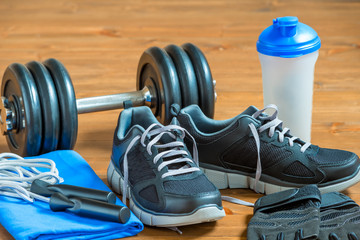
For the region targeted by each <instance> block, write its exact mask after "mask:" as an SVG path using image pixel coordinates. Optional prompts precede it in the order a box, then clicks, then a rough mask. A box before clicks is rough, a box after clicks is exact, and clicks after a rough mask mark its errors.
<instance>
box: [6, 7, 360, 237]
mask: <svg viewBox="0 0 360 240" xmlns="http://www.w3.org/2000/svg"><path fill="white" fill-rule="evenodd" d="M289 14H291V15H295V16H298V17H299V19H300V21H301V22H304V23H305V24H308V25H310V26H311V27H313V28H314V29H315V30H316V31H317V32H318V34H319V36H320V38H321V40H322V47H321V49H320V55H319V58H318V61H317V63H316V71H315V83H314V101H313V124H312V142H313V143H314V144H316V145H320V146H324V147H330V148H340V149H346V150H350V151H353V152H355V153H357V154H358V155H359V154H360V50H359V49H360V47H359V46H360V31H359V30H360V29H359V20H360V19H359V16H360V2H359V1H354V0H349V1H342V0H318V1H311V0H303V1H297V0H288V1H281V0H259V1H251V0H226V1H218V0H208V1H205V0H183V1H178V0H175V1H167V0H157V1H143V0H131V1H130V0H124V1H117V0H106V1H97V0H83V1H81V0H61V1H51V0H47V1H41V0H33V1H21V0H3V1H2V2H1V4H0V70H1V71H4V70H5V69H6V67H7V66H8V65H9V64H10V63H12V62H20V63H26V62H28V61H31V60H38V61H43V60H45V59H47V58H50V57H54V58H57V59H59V60H61V61H62V62H63V63H64V64H65V66H66V67H67V69H68V70H69V72H70V74H71V76H72V79H73V83H74V86H75V89H76V95H77V97H78V98H82V97H89V96H97V95H104V94H113V93H119V92H127V91H133V90H135V86H136V84H135V79H136V70H137V65H138V60H139V58H140V56H141V54H142V52H143V51H144V50H145V49H146V48H148V47H151V46H159V47H165V46H166V45H168V44H170V43H174V44H179V45H180V44H182V43H185V42H193V43H195V44H196V45H198V46H199V47H200V48H201V49H202V50H203V52H204V53H205V55H206V57H207V59H208V61H209V64H210V66H211V69H212V74H213V77H214V79H216V80H217V93H218V101H217V103H216V110H215V111H216V114H215V119H227V118H230V117H233V116H236V115H237V114H239V113H240V112H241V111H243V110H244V109H246V108H247V107H248V106H249V105H255V106H257V107H258V108H262V107H263V97H262V80H261V67H260V62H259V59H258V54H257V51H256V40H257V38H258V36H259V34H260V33H261V31H262V30H263V29H265V28H266V27H267V26H269V24H271V22H272V19H273V18H275V17H279V16H286V15H289ZM119 112H120V111H119V110H114V111H108V112H103V113H92V114H85V115H80V116H79V135H78V141H77V145H76V147H75V150H76V151H77V152H79V153H80V154H81V155H82V156H83V157H84V158H85V159H86V160H87V161H88V162H89V164H90V165H91V166H92V168H93V169H94V170H95V171H96V173H97V174H98V175H99V176H100V178H101V179H103V180H104V181H105V182H106V169H107V165H108V163H109V159H110V154H111V147H112V137H113V131H114V128H115V125H116V121H117V117H118V114H119ZM5 151H8V148H7V145H6V141H5V138H3V137H2V138H0V152H5ZM221 192H222V193H223V194H226V195H230V196H233V197H238V198H241V199H243V200H247V201H250V202H254V201H255V200H256V199H257V198H259V197H260V196H261V195H258V194H256V193H254V192H253V191H250V190H245V189H231V190H222V191H221ZM345 193H346V194H348V195H349V196H350V197H352V198H353V199H354V200H355V201H356V202H357V203H360V184H357V185H355V186H353V187H351V188H349V189H347V190H346V191H345ZM224 207H225V208H226V212H227V216H226V217H225V218H224V219H222V220H220V221H217V222H216V223H204V224H198V225H194V226H187V227H181V228H180V229H181V230H182V231H183V235H181V236H180V235H178V234H177V233H175V232H173V231H170V230H168V229H161V228H153V227H146V228H145V230H144V231H143V232H141V233H140V234H139V235H138V236H136V237H133V238H130V239H156V238H157V239H179V238H182V239H201V240H202V239H221V240H225V239H239V238H240V239H246V226H247V223H248V222H249V220H250V218H251V215H252V209H251V208H248V207H244V206H238V205H235V204H231V203H226V202H224ZM0 239H11V236H10V235H9V233H7V231H6V230H5V229H4V228H3V227H2V226H0Z"/></svg>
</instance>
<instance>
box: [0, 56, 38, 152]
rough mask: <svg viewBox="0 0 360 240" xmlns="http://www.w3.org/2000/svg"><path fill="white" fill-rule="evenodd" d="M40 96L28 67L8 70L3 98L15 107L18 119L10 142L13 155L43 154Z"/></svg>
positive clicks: (4, 81)
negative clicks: (41, 150) (40, 152)
mask: <svg viewBox="0 0 360 240" xmlns="http://www.w3.org/2000/svg"><path fill="white" fill-rule="evenodd" d="M37 92H38V91H37V88H36V85H35V82H34V79H33V77H32V75H31V73H30V72H29V70H28V69H27V68H26V67H25V66H24V65H22V64H19V63H13V64H11V65H10V66H9V67H8V68H7V69H6V70H5V73H4V76H3V80H2V84H1V96H4V97H6V98H7V99H8V100H9V101H10V102H13V103H14V105H13V106H14V107H13V111H14V113H15V115H16V126H13V127H14V129H13V130H12V131H10V132H9V133H8V135H7V136H6V140H7V142H8V146H9V148H10V150H11V152H13V153H16V154H18V155H21V156H35V155H37V154H38V153H39V151H40V147H41V138H42V117H41V107H40V100H39V97H38V93H37ZM2 121H4V119H2Z"/></svg>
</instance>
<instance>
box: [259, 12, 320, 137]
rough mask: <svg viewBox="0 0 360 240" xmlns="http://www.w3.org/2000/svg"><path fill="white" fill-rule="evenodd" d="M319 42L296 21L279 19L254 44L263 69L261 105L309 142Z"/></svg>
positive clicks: (294, 19) (292, 131)
mask: <svg viewBox="0 0 360 240" xmlns="http://www.w3.org/2000/svg"><path fill="white" fill-rule="evenodd" d="M320 45H321V43H320V38H319V37H318V35H317V33H316V32H315V31H314V29H312V28H311V27H309V26H307V25H305V24H303V23H301V22H299V21H298V18H297V17H279V18H276V19H274V20H273V25H271V26H270V27H268V28H266V29H265V30H264V31H263V32H262V33H261V34H260V36H259V39H258V41H257V43H256V47H257V51H258V52H259V58H260V63H261V69H262V80H263V94H264V104H265V106H266V105H268V104H271V103H273V104H276V105H277V106H278V109H279V119H281V120H283V121H284V126H285V127H288V128H290V130H291V134H292V135H293V136H297V137H300V138H301V139H303V140H304V141H310V138H311V113H312V96H313V83H314V68H315V62H316V60H317V58H318V56H319V51H318V50H319V48H320Z"/></svg>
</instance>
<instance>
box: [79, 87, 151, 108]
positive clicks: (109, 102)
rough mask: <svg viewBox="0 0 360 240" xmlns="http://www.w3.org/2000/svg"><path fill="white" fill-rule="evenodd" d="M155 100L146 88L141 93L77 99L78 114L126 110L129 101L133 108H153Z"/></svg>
mask: <svg viewBox="0 0 360 240" xmlns="http://www.w3.org/2000/svg"><path fill="white" fill-rule="evenodd" d="M153 98H154V96H152V94H151V91H150V89H149V88H147V87H144V88H143V89H142V90H140V91H134V92H128V93H120V94H112V95H105V96H98V97H89V98H80V99H76V107H77V112H78V114H81V113H90V112H99V111H106V110H114V109H120V108H124V102H125V101H129V100H130V101H131V102H132V105H133V106H144V105H145V106H149V107H151V106H152V103H154V102H155V101H154V100H155V99H153Z"/></svg>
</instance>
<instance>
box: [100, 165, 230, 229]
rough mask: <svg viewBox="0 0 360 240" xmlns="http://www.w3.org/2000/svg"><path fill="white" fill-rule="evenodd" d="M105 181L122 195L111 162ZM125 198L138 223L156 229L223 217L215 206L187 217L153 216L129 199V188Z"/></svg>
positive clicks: (116, 173) (118, 180)
mask: <svg viewBox="0 0 360 240" xmlns="http://www.w3.org/2000/svg"><path fill="white" fill-rule="evenodd" d="M107 180H108V183H109V185H110V187H111V189H112V190H113V191H115V192H117V193H119V194H121V193H122V186H123V185H122V184H123V179H122V177H121V176H120V174H119V173H118V172H117V171H116V170H115V168H114V165H113V163H112V161H110V164H109V167H108V170H107ZM127 197H128V198H129V200H130V209H131V211H133V213H134V214H135V216H137V217H138V218H139V219H140V221H141V222H142V223H144V224H146V225H150V226H157V227H179V226H184V225H191V224H197V223H202V222H213V221H216V220H219V219H221V218H223V217H224V216H225V211H224V210H223V209H218V208H217V207H216V206H209V207H203V208H199V209H198V210H196V211H194V212H192V213H190V214H189V215H155V214H152V213H150V212H147V211H145V210H143V209H141V208H140V207H138V206H137V205H136V204H135V202H134V201H133V199H132V197H131V192H130V189H129V187H128V188H127Z"/></svg>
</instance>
